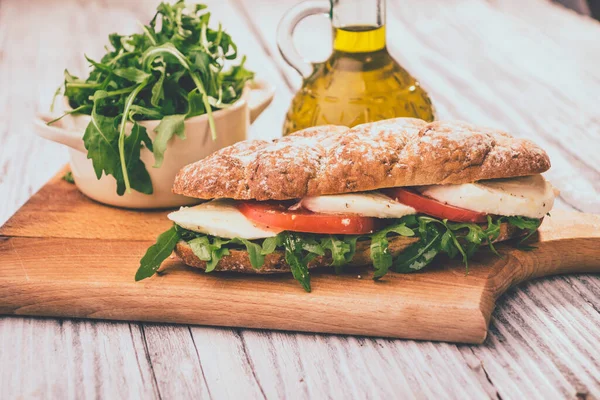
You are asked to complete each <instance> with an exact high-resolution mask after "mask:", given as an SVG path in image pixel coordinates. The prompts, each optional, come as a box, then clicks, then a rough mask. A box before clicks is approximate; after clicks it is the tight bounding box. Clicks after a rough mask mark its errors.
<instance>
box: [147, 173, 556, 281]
mask: <svg viewBox="0 0 600 400" xmlns="http://www.w3.org/2000/svg"><path fill="white" fill-rule="evenodd" d="M555 195H556V193H555V191H554V189H553V187H552V185H551V184H550V183H548V182H547V181H546V180H545V179H544V178H543V177H542V176H541V175H533V176H527V177H519V178H510V179H495V180H489V181H479V182H475V183H468V184H460V185H431V186H419V187H402V188H388V189H381V190H379V191H371V192H360V193H348V194H337V195H324V196H316V197H305V198H303V199H297V200H294V201H261V202H259V201H238V200H231V199H216V200H212V201H209V202H206V203H203V204H200V205H197V206H194V207H182V208H181V209H180V210H178V211H175V212H173V213H171V214H169V219H171V220H172V221H173V222H174V225H173V227H172V228H171V229H170V230H169V231H167V232H164V233H163V234H161V235H160V236H159V238H158V240H157V243H156V244H155V245H154V246H152V247H151V248H149V249H148V252H147V253H146V255H145V256H144V258H143V259H142V260H141V266H140V269H139V270H138V273H137V274H136V280H140V279H144V278H146V277H149V276H151V275H153V274H154V273H155V272H156V271H157V270H158V268H159V266H160V264H161V263H162V261H164V259H166V258H167V257H168V256H169V255H170V254H171V252H172V251H173V249H174V248H175V246H176V245H177V243H178V242H180V241H184V242H186V243H187V245H188V246H189V247H190V249H191V250H192V252H193V253H194V255H195V256H196V257H198V259H200V260H202V261H204V262H206V268H205V270H206V272H211V271H213V270H214V269H215V268H216V267H217V264H218V263H219V261H220V260H221V259H222V258H223V257H226V256H228V255H229V254H230V251H231V250H246V251H247V253H248V258H249V260H250V263H251V265H252V267H254V268H256V269H260V268H261V267H262V266H263V264H264V260H265V256H267V255H268V254H271V253H273V252H275V251H283V252H284V254H285V260H286V262H287V263H288V264H289V266H290V269H291V271H292V274H293V276H294V278H296V279H297V280H298V281H299V282H300V283H301V285H302V286H303V287H304V289H305V290H307V291H310V275H309V272H308V265H309V263H310V262H311V261H312V260H314V259H315V258H317V257H319V256H324V255H328V256H330V258H331V260H332V261H331V265H332V266H334V267H335V269H336V272H339V271H340V270H341V268H342V267H343V266H344V265H347V264H349V263H351V262H352V259H353V257H354V254H355V251H356V243H357V241H363V240H366V241H369V242H370V257H371V261H372V263H373V266H374V268H375V274H374V277H375V279H380V278H381V277H383V276H384V275H385V274H386V273H387V272H388V271H389V270H392V271H395V272H401V273H407V272H414V271H418V270H420V269H422V268H423V267H425V266H427V265H428V264H430V263H431V262H432V261H433V259H434V258H435V257H436V256H437V255H438V254H446V255H447V256H449V257H450V258H454V257H460V258H462V260H463V262H464V263H465V265H466V266H467V267H468V260H469V259H470V257H471V256H472V255H473V254H474V253H475V252H476V251H477V250H478V249H479V248H480V247H481V246H483V245H486V246H487V247H489V248H490V249H491V251H493V252H496V250H495V249H494V245H493V242H494V241H495V240H496V239H497V238H498V237H499V235H500V225H501V224H502V223H507V224H509V225H512V226H514V227H516V228H518V229H520V230H522V233H523V236H524V238H523V239H522V240H525V239H526V238H528V237H529V236H530V235H532V234H533V233H534V232H535V231H536V230H537V228H538V227H539V225H540V224H541V220H542V218H543V217H544V216H545V215H546V214H547V213H548V212H549V211H550V210H551V209H552V205H553V203H554V197H555ZM395 235H401V236H407V237H415V238H418V241H415V243H414V244H412V245H410V246H409V247H408V248H407V249H406V250H405V251H403V252H402V253H401V254H399V255H398V256H396V257H393V256H392V255H391V254H390V252H389V251H388V241H389V239H390V237H392V236H395Z"/></svg>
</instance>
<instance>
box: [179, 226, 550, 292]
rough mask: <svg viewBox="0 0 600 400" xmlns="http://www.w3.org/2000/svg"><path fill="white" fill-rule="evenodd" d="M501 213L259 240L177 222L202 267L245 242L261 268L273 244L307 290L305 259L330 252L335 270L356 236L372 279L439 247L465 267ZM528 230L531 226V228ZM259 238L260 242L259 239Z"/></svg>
mask: <svg viewBox="0 0 600 400" xmlns="http://www.w3.org/2000/svg"><path fill="white" fill-rule="evenodd" d="M504 218H505V217H498V218H496V219H494V218H492V217H488V221H487V226H485V225H479V224H474V223H457V222H449V221H447V220H439V219H436V218H432V217H428V216H423V215H410V216H405V217H402V218H400V219H398V220H396V221H395V223H393V224H392V225H390V226H387V227H386V228H384V229H382V230H380V231H377V232H374V233H372V234H369V235H317V234H303V233H295V232H282V233H280V234H278V235H277V236H275V237H270V238H266V239H262V240H247V239H241V238H234V239H223V238H219V237H214V236H208V235H204V234H201V233H196V232H192V231H188V230H185V229H183V228H180V227H178V228H177V229H178V234H179V237H180V238H181V240H184V241H186V242H187V243H188V244H189V245H190V247H191V248H192V251H193V252H194V254H195V255H196V256H197V257H198V258H199V259H201V260H203V261H206V262H207V267H206V272H211V271H213V270H214V269H215V267H216V266H217V264H218V262H219V261H220V260H221V259H222V257H224V256H226V255H228V254H230V251H231V250H232V249H236V250H237V249H239V248H240V246H244V247H245V248H246V251H247V252H248V257H249V260H250V263H251V264H252V267H253V268H257V269H258V268H261V267H262V265H263V264H264V260H265V256H266V255H268V254H271V253H273V252H275V251H277V250H282V251H283V252H284V258H285V260H286V262H287V263H288V264H289V265H290V269H291V271H292V275H293V276H294V278H295V279H296V280H298V282H299V283H300V284H301V285H302V287H303V288H304V289H305V290H306V291H310V290H311V285H310V274H309V270H308V264H309V263H310V262H311V261H312V260H314V259H315V258H316V257H318V256H323V255H326V254H327V252H329V253H330V254H331V259H332V262H331V265H332V266H334V267H335V271H336V273H340V272H341V268H342V266H344V265H347V264H349V263H351V262H352V260H353V258H354V255H355V253H356V245H357V241H358V240H365V241H370V250H371V259H372V261H373V266H374V268H375V274H374V279H380V278H381V277H383V276H384V275H385V274H386V273H387V272H388V270H389V269H392V270H393V271H396V272H400V273H410V272H415V271H418V270H421V269H423V268H424V267H426V266H427V265H429V264H430V263H431V262H432V261H433V260H434V259H435V257H436V256H437V255H438V254H440V253H445V254H447V255H448V256H449V257H450V258H454V257H456V256H458V255H459V254H460V256H461V257H462V259H463V262H464V263H465V266H466V267H467V272H468V261H469V259H470V258H471V257H472V256H473V254H474V253H475V252H476V251H477V250H478V249H479V248H480V247H481V246H482V245H484V244H487V245H488V246H489V247H490V249H491V250H492V251H493V252H495V253H496V254H498V253H497V251H496V249H495V248H494V246H493V243H492V242H493V241H494V240H495V239H497V238H498V236H499V235H500V225H501V223H502V222H503V221H504V220H505V219H504ZM507 221H508V223H510V224H512V225H514V226H516V227H518V228H520V229H528V230H530V231H531V230H532V229H533V232H535V229H537V227H538V226H539V224H540V223H541V220H535V219H531V218H525V217H509V218H508V219H507ZM391 234H396V235H401V236H407V237H410V236H415V235H418V236H419V241H417V242H415V243H414V244H412V245H410V246H409V247H408V248H406V249H405V250H404V251H403V252H402V253H401V254H400V255H398V256H397V257H395V258H394V257H393V256H392V255H391V254H390V253H389V249H388V245H389V235H391ZM530 234H531V232H530ZM261 241H262V242H261Z"/></svg>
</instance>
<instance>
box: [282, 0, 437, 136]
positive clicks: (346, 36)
mask: <svg viewBox="0 0 600 400" xmlns="http://www.w3.org/2000/svg"><path fill="white" fill-rule="evenodd" d="M320 13H327V14H328V15H329V16H330V18H331V24H332V29H333V52H332V54H331V56H330V57H329V58H328V59H327V60H326V61H325V62H322V63H315V64H312V63H310V62H308V61H306V60H304V59H303V58H302V56H301V55H300V54H298V52H297V51H296V49H295V47H294V44H293V39H292V35H293V31H294V28H295V26H296V25H297V24H298V22H300V20H302V19H303V18H305V17H307V16H309V15H314V14H320ZM277 41H278V46H279V50H280V52H281V54H282V55H283V57H284V59H285V60H286V61H287V62H288V63H289V64H290V65H291V66H292V67H294V68H295V69H296V70H297V71H298V72H299V73H300V75H302V78H303V82H302V88H301V89H300V90H299V91H298V92H297V93H296V95H295V96H294V98H293V99H292V103H291V105H290V108H289V110H288V112H287V115H286V120H285V123H284V127H283V134H284V135H287V134H290V133H292V132H295V131H297V130H300V129H304V128H308V127H311V126H316V125H323V124H337V125H346V126H350V127H352V126H355V125H358V124H362V123H365V122H371V121H378V120H382V119H388V118H394V117H417V118H421V119H424V120H426V121H432V120H433V119H434V109H433V106H432V104H431V100H430V98H429V96H428V95H427V93H426V92H425V90H423V88H422V87H421V86H420V85H419V82H418V81H416V80H415V79H414V78H413V77H412V76H411V75H410V74H409V73H408V72H407V71H406V70H405V69H404V68H402V67H401V66H400V65H399V64H398V63H397V62H396V60H394V59H393V58H392V57H391V56H390V54H389V53H388V51H387V48H386V30H385V0H332V1H331V2H321V1H307V2H304V3H300V4H298V5H297V6H295V7H294V8H292V9H291V10H289V11H288V12H287V13H286V15H285V16H284V17H283V19H282V20H281V22H280V24H279V28H278V32H277Z"/></svg>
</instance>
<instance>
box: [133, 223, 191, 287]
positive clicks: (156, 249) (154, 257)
mask: <svg viewBox="0 0 600 400" xmlns="http://www.w3.org/2000/svg"><path fill="white" fill-rule="evenodd" d="M179 239H180V236H179V232H178V230H177V226H175V225H173V226H172V227H171V228H170V229H169V230H168V231H166V232H163V233H161V234H160V235H159V236H158V238H157V239H156V243H155V244H153V245H152V246H150V247H149V248H148V250H147V251H146V254H145V255H144V257H142V259H141V260H140V267H139V268H138V270H137V272H136V274H135V280H136V281H141V280H142V279H146V278H149V277H151V276H152V275H154V274H155V273H156V271H157V270H158V268H159V267H160V264H162V262H163V261H164V260H166V259H167V257H169V256H170V255H171V253H173V250H174V249H175V246H176V245H177V242H179Z"/></svg>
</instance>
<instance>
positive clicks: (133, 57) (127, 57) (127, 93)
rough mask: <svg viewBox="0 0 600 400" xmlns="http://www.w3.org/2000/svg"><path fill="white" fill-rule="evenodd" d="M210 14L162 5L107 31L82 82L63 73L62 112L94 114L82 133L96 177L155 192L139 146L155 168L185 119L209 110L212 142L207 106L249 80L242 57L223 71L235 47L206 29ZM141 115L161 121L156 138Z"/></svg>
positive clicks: (226, 100)
mask: <svg viewBox="0 0 600 400" xmlns="http://www.w3.org/2000/svg"><path fill="white" fill-rule="evenodd" d="M209 19H210V13H209V12H206V6H205V5H203V4H197V5H194V6H193V7H192V8H186V5H185V3H184V1H183V0H180V1H178V2H177V3H175V4H167V3H161V4H160V5H159V6H158V8H157V12H156V14H155V16H154V18H153V19H152V20H151V21H150V23H149V24H148V25H143V26H142V33H139V34H133V35H129V36H121V35H118V34H116V33H115V34H111V35H110V36H109V41H110V44H111V46H112V49H109V48H107V53H106V54H105V55H104V56H103V57H102V59H101V60H100V61H99V62H97V61H94V60H92V59H90V58H87V57H86V59H87V60H88V61H89V62H90V64H91V66H92V70H91V72H90V75H89V77H88V78H87V79H85V80H82V79H79V78H77V77H75V76H72V75H71V74H69V72H68V71H65V82H64V95H65V96H66V97H67V98H68V101H69V105H70V106H71V108H72V110H70V111H68V112H67V113H66V114H88V115H90V116H91V122H90V123H89V125H88V126H87V129H86V130H85V134H84V136H83V141H84V144H85V148H86V149H87V151H88V158H90V159H91V160H92V162H93V165H94V170H95V172H96V176H97V178H98V179H100V177H101V176H102V173H103V172H104V173H105V174H107V175H112V176H113V177H114V178H115V179H116V181H117V193H118V194H119V195H123V194H124V193H125V191H127V192H131V189H132V188H133V189H134V190H137V191H139V192H141V193H145V194H152V191H153V189H152V182H151V180H150V176H149V174H148V171H147V169H146V166H145V165H144V163H143V162H142V161H141V160H140V150H141V148H142V146H145V147H146V148H148V149H149V150H150V151H152V152H153V153H154V159H155V164H154V167H155V168H158V167H160V166H161V164H162V162H163V159H164V153H165V149H166V147H167V142H168V141H169V139H171V138H172V137H173V135H177V136H178V137H179V138H181V139H185V133H184V120H185V119H186V118H190V117H194V116H197V115H202V114H208V115H207V116H208V121H209V125H210V130H211V133H212V137H213V140H214V139H215V138H216V130H215V124H214V119H213V117H212V111H213V110H215V109H220V108H224V107H227V106H228V105H231V104H232V103H234V102H235V101H236V100H238V99H239V98H240V96H241V94H242V91H243V89H244V86H245V84H246V82H248V81H249V80H251V79H252V78H253V77H254V73H253V72H250V71H248V70H247V69H245V68H244V62H245V58H242V60H241V62H240V63H239V64H238V65H235V66H233V67H232V68H231V69H229V70H227V71H225V70H224V66H225V63H226V61H227V60H234V59H235V58H236V57H237V47H236V45H235V44H234V43H233V41H232V39H231V37H230V36H229V35H228V34H227V33H225V32H224V31H223V29H222V27H221V25H220V24H219V28H218V29H217V30H213V29H210V28H209V27H208V23H209ZM60 89H61V88H59V91H57V94H59V93H60ZM66 114H65V115H66ZM63 116H64V115H63ZM60 118H62V117H60ZM60 118H58V119H60ZM58 119H57V120H58ZM57 120H55V121H57ZM141 120H160V121H161V122H160V124H159V125H158V126H157V127H156V129H155V132H156V134H157V136H156V138H155V139H154V141H152V140H151V139H150V137H149V136H148V133H147V132H146V128H144V127H143V126H142V125H140V124H139V123H138V121H141ZM55 121H52V122H55ZM52 122H50V123H52ZM129 126H131V128H129ZM127 130H129V132H127Z"/></svg>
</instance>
